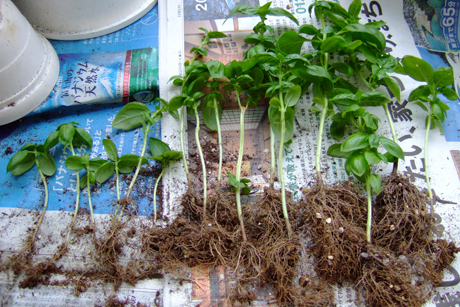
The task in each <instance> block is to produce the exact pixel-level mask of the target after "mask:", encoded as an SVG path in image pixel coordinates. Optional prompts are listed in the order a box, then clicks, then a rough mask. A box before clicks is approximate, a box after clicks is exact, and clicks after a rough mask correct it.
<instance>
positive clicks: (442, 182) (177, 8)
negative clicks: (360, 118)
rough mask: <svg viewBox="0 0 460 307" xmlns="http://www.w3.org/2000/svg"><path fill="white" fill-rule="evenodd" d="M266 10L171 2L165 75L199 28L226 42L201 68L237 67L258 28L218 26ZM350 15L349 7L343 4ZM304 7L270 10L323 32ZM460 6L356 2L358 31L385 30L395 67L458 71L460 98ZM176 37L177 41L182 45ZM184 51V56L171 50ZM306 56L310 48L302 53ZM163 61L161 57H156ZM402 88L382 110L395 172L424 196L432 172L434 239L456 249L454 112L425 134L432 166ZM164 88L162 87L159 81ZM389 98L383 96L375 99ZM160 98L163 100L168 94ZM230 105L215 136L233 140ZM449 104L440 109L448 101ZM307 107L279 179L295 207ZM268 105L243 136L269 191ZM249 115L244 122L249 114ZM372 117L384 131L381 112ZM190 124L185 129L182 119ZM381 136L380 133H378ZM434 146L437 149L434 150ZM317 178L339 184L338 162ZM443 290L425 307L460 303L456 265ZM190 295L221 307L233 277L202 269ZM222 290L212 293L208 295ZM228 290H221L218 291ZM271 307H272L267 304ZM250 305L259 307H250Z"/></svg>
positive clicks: (459, 144) (346, 292)
mask: <svg viewBox="0 0 460 307" xmlns="http://www.w3.org/2000/svg"><path fill="white" fill-rule="evenodd" d="M267 2H268V1H266V0H260V1H259V0H241V1H233V0H196V1H191V0H190V1H184V3H183V4H182V1H168V4H167V6H168V8H167V14H168V22H167V25H168V33H171V34H170V35H168V41H167V42H164V44H165V45H162V48H163V47H164V48H163V49H162V50H167V52H168V56H167V59H166V60H167V61H168V62H167V65H168V67H170V68H171V70H172V71H171V75H175V74H182V73H183V62H184V61H185V60H187V59H190V58H191V55H190V49H191V48H192V47H194V46H198V45H199V43H200V41H201V38H202V31H201V30H200V29H199V28H200V27H202V28H206V29H209V30H214V31H221V32H224V33H225V34H226V35H227V37H226V38H220V39H216V40H214V41H211V42H210V44H209V50H208V56H207V58H205V59H204V60H208V59H215V60H220V61H221V62H223V63H228V62H230V61H232V60H233V59H242V56H243V53H244V52H245V51H246V50H247V49H248V44H246V43H245V42H244V36H245V35H247V34H248V33H250V32H251V31H252V28H253V26H254V25H255V24H256V23H257V22H258V19H257V18H255V17H254V18H252V17H248V16H243V17H235V18H233V19H230V20H227V21H226V22H225V23H224V21H225V19H226V17H227V15H228V14H229V13H230V11H231V10H232V8H233V7H234V6H235V5H264V4H266V3H267ZM340 2H341V4H342V5H343V6H344V7H348V5H349V4H350V3H351V1H350V0H342V1H340ZM311 3H312V1H311V0H294V1H293V0H291V1H289V0H273V1H272V6H276V7H282V8H285V9H287V10H289V11H290V12H291V13H292V14H293V15H294V16H295V17H296V18H297V19H298V20H299V22H300V23H301V24H315V25H316V26H317V27H320V23H319V21H318V20H316V19H314V16H313V18H312V17H311V16H310V14H309V12H308V7H309V6H310V4H311ZM459 14H460V1H458V0H434V1H432V0H428V1H426V0H404V1H399V0H391V1H388V0H387V1H370V0H363V1H362V10H361V15H360V17H361V18H363V21H364V22H365V21H379V20H384V21H386V23H387V24H386V26H384V27H383V28H382V30H383V33H384V34H385V36H386V41H387V51H388V52H391V53H392V55H394V56H395V57H398V58H402V57H403V56H405V55H415V56H419V57H422V58H423V59H425V60H426V61H428V62H429V63H430V64H431V65H432V66H433V67H434V68H435V69H436V68H437V67H441V66H451V67H453V69H454V71H455V87H456V89H457V93H458V92H459V90H460V72H459V71H460V67H459V63H460V59H459V53H458V51H459V50H460V44H459V38H458V29H459ZM267 18H268V22H269V24H270V26H272V27H273V28H274V29H275V33H276V35H280V34H281V33H283V32H284V31H287V30H291V29H295V27H297V26H296V25H295V24H294V23H293V22H292V21H290V20H288V19H287V18H281V17H272V16H269V17H267ZM179 33H183V37H182V36H181V35H179ZM182 45H183V46H184V48H183V50H182V49H179V48H177V47H175V46H182ZM303 48H305V49H304V51H308V48H309V47H308V45H307V44H305V45H304V47H303ZM160 52H161V50H160ZM393 77H394V78H396V79H397V80H398V81H400V82H399V83H400V84H401V85H404V87H403V88H402V89H401V90H402V99H401V101H397V100H396V99H394V98H393V102H392V103H390V105H389V109H390V114H391V117H392V120H393V122H394V123H395V126H396V130H397V134H398V138H399V142H400V145H401V147H402V149H403V150H404V155H405V163H404V165H401V166H400V170H401V172H402V173H403V174H404V175H406V176H408V177H409V178H410V181H411V182H413V183H415V184H416V185H417V186H419V187H420V188H426V181H425V167H426V163H430V168H431V169H432V173H431V181H432V189H433V190H434V193H435V195H436V200H437V202H436V204H435V210H436V218H437V222H438V224H437V230H436V231H437V234H438V235H439V236H441V237H445V238H449V239H450V240H454V241H455V242H456V243H460V241H459V229H458V226H457V224H458V222H457V221H458V220H457V216H458V215H459V213H460V209H459V206H458V205H459V204H460V161H459V155H460V132H459V131H460V104H459V103H458V101H456V102H448V104H449V107H450V111H449V112H448V119H447V120H446V123H445V125H444V130H445V134H444V135H443V136H441V135H440V134H439V132H438V131H436V130H434V131H432V133H430V140H431V141H430V142H431V144H432V146H431V147H430V151H429V156H430V157H431V158H430V161H425V159H424V149H423V148H424V136H425V129H424V128H425V115H424V113H423V111H422V110H421V109H419V107H418V106H415V105H413V104H411V103H409V102H408V95H409V93H410V92H411V91H412V90H413V89H415V88H416V87H417V86H419V85H420V84H417V82H415V81H413V80H412V79H410V78H409V77H407V76H402V75H394V76H393ZM162 78H164V79H162ZM167 78H168V76H160V87H161V89H162V94H163V95H169V96H168V97H172V96H173V95H174V94H175V93H177V89H175V88H174V87H172V86H171V85H169V84H168V83H167V80H168V79H167ZM380 90H381V91H383V92H386V93H387V94H388V95H391V93H388V92H387V90H386V89H384V88H382V89H380ZM166 91H167V92H166ZM230 98H231V97H226V101H225V102H224V103H223V104H224V105H223V116H222V130H223V131H225V133H227V135H228V136H229V137H230V138H231V136H232V135H233V136H235V135H236V134H234V133H233V134H232V132H237V131H238V130H239V125H238V113H237V112H238V110H236V111H235V108H234V106H232V102H231V99H230ZM446 102H447V100H446ZM311 104H312V97H310V96H309V94H306V95H304V96H303V97H302V98H301V99H300V101H299V103H298V104H297V106H296V122H295V126H296V127H295V136H296V137H295V138H294V140H293V142H292V143H291V144H290V145H289V146H288V147H285V151H284V154H285V155H284V161H283V169H284V172H285V173H284V174H285V180H286V184H287V185H288V188H289V189H290V191H291V192H292V194H293V197H300V194H301V190H302V189H303V188H305V187H307V186H308V184H309V183H310V182H311V181H312V179H313V176H314V171H313V170H314V163H315V161H314V154H312V152H314V151H315V150H316V141H317V135H316V133H317V132H316V131H317V128H316V127H317V125H318V123H319V117H317V116H315V115H314V114H313V113H311V112H310V111H309V107H310V106H311ZM266 108H267V106H266V105H259V106H258V108H256V109H249V110H248V111H247V112H248V113H249V114H250V115H247V116H246V117H247V120H246V121H245V129H248V130H249V132H246V135H247V134H250V135H251V137H250V138H251V140H250V142H252V145H254V146H253V147H252V148H254V149H253V150H251V146H249V149H247V150H248V151H250V153H249V154H254V156H253V158H252V160H251V164H254V166H255V167H250V169H251V172H250V175H249V176H248V178H249V179H251V181H252V182H253V184H254V186H257V185H259V186H264V185H267V184H268V182H269V178H268V176H269V175H268V172H264V170H266V169H268V168H269V166H268V165H265V163H266V161H269V160H270V158H269V156H268V155H269V140H268V136H269V133H268V132H267V130H268V125H267V116H264V114H265V112H266ZM248 113H246V114H248ZM377 115H378V116H379V118H381V119H382V122H385V114H384V112H383V110H382V111H381V113H380V114H378V111H377ZM189 120H190V121H191V120H192V119H191V118H189ZM327 126H328V125H326V135H325V136H324V139H323V143H325V148H327V147H329V146H330V145H332V144H334V140H333V139H332V137H331V136H330V133H329V130H328V128H327ZM385 126H386V125H383V124H382V125H381V128H380V129H381V130H382V131H383V133H384V134H386V135H387V136H390V135H391V132H390V131H389V128H385ZM385 129H387V130H385ZM433 145H434V146H433ZM322 165H323V169H326V171H325V174H324V178H325V180H326V181H328V182H329V183H332V182H336V181H339V180H346V179H347V178H348V177H347V175H346V173H345V171H344V167H343V166H344V161H342V159H334V158H331V157H328V156H327V155H326V152H325V150H324V151H323V155H322ZM378 171H379V172H380V173H381V174H388V173H389V172H390V171H391V169H390V167H389V166H388V167H386V168H381V169H379V170H378ZM447 271H448V272H447V273H446V276H445V279H444V280H445V281H444V283H442V284H441V285H440V286H439V287H438V289H437V291H438V292H437V295H436V296H435V297H434V298H433V299H432V301H431V302H430V303H429V304H428V306H456V305H457V304H459V303H460V295H459V294H458V293H460V277H459V276H460V275H459V273H458V272H460V262H459V261H458V260H457V261H456V262H454V263H453V265H452V266H451V267H450V268H449V269H448V270H447ZM192 276H194V281H195V283H194V285H193V286H192V288H193V291H192V298H193V299H202V300H203V304H204V305H203V306H213V305H214V304H219V303H224V304H225V302H226V290H225V289H228V287H229V285H230V284H231V283H232V281H231V279H230V278H229V276H230V273H229V272H228V270H226V269H223V268H218V269H212V270H211V269H210V271H209V272H208V271H207V270H206V269H200V270H196V271H194V272H192ZM213 284H219V285H220V286H219V287H213V286H212V285H213ZM222 284H223V285H225V286H222ZM336 298H337V303H338V306H354V304H355V303H354V299H355V297H354V293H353V291H352V290H351V289H350V288H338V289H337V292H336ZM259 299H260V301H265V303H267V302H268V303H269V304H270V295H267V293H260V296H259ZM272 301H273V300H272ZM254 305H257V303H256V302H255V303H254Z"/></svg>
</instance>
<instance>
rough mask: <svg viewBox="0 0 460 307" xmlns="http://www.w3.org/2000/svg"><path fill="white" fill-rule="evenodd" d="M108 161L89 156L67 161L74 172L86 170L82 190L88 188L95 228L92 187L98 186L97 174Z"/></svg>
mask: <svg viewBox="0 0 460 307" xmlns="http://www.w3.org/2000/svg"><path fill="white" fill-rule="evenodd" d="M105 162H106V161H105V160H104V159H101V158H94V159H91V160H90V159H89V154H84V155H82V156H70V157H67V159H66V161H65V165H66V167H67V168H68V169H69V170H71V171H74V172H80V171H81V170H83V169H84V170H86V174H85V175H83V177H82V178H81V182H80V189H81V190H83V189H84V188H85V187H87V188H88V205H89V210H90V212H91V224H92V225H93V226H94V213H93V205H92V203H91V185H95V184H96V172H97V170H98V169H99V168H100V167H101V165H103V164H104V163H105Z"/></svg>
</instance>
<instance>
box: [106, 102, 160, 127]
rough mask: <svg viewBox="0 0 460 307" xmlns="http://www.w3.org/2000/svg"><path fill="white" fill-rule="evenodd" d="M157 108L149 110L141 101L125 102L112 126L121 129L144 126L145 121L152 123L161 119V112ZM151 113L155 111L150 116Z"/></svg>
mask: <svg viewBox="0 0 460 307" xmlns="http://www.w3.org/2000/svg"><path fill="white" fill-rule="evenodd" d="M158 108H159V107H157V109H156V110H155V111H151V110H150V109H149V107H147V106H146V105H145V104H143V103H140V102H130V103H127V104H126V105H125V106H124V107H123V108H122V109H121V110H120V111H119V112H118V114H117V115H116V116H115V118H114V120H113V122H112V127H114V128H117V129H121V130H132V129H135V128H138V127H141V126H144V125H145V124H146V123H149V124H151V125H153V124H155V122H156V121H158V120H160V119H161V112H158V111H159V109H158ZM152 113H155V116H153V117H151V114H152Z"/></svg>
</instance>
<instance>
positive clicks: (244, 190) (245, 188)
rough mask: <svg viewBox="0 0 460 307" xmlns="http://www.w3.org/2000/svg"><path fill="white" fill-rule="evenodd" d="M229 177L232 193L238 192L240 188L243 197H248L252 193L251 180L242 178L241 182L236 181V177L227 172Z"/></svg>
mask: <svg viewBox="0 0 460 307" xmlns="http://www.w3.org/2000/svg"><path fill="white" fill-rule="evenodd" d="M227 175H228V184H229V185H231V186H232V189H231V190H232V192H236V190H237V189H238V188H239V189H240V192H241V194H243V195H248V194H249V193H251V187H249V186H248V183H250V182H251V180H249V179H247V178H242V179H241V180H240V181H238V180H237V179H236V176H235V175H233V174H232V173H230V172H227Z"/></svg>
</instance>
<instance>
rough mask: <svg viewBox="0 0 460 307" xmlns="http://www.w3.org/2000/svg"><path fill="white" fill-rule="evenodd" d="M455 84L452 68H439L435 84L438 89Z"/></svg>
mask: <svg viewBox="0 0 460 307" xmlns="http://www.w3.org/2000/svg"><path fill="white" fill-rule="evenodd" d="M452 83H454V70H453V69H452V67H439V68H437V69H436V70H435V71H434V76H433V84H434V85H435V87H436V88H438V87H446V86H451V85H452Z"/></svg>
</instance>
